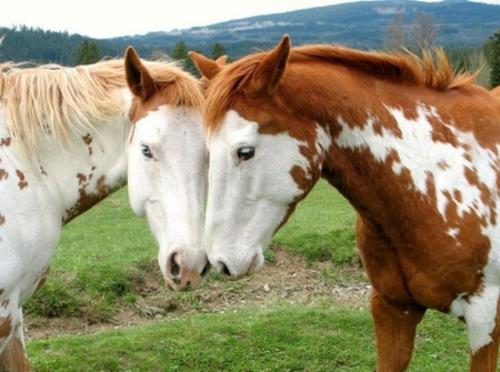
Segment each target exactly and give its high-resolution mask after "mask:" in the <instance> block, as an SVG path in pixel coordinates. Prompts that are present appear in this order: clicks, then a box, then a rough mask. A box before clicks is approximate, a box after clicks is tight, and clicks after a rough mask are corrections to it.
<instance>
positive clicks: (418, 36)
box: [411, 12, 439, 49]
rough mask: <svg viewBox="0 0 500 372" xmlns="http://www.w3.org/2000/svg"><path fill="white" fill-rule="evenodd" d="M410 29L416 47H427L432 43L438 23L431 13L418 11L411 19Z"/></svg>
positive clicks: (436, 32)
mask: <svg viewBox="0 0 500 372" xmlns="http://www.w3.org/2000/svg"><path fill="white" fill-rule="evenodd" d="M411 31H412V35H413V38H414V40H415V43H416V45H417V47H418V48H422V49H428V48H430V47H431V46H433V45H434V40H435V39H436V37H437V35H438V32H439V25H438V24H437V23H436V22H435V21H434V18H433V17H432V14H430V13H425V12H420V13H418V14H417V16H416V17H415V20H414V21H413V24H412V26H411Z"/></svg>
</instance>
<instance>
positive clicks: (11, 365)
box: [0, 337, 30, 372]
mask: <svg viewBox="0 0 500 372" xmlns="http://www.w3.org/2000/svg"><path fill="white" fill-rule="evenodd" d="M4 369H5V370H6V371H15V372H29V370H30V366H29V362H28V359H27V358H26V352H25V350H24V347H23V344H22V342H21V341H20V340H19V339H18V338H16V337H14V338H13V339H12V340H10V342H9V343H8V344H7V346H6V348H5V349H4V351H3V353H2V355H0V370H2V371H3V370H4Z"/></svg>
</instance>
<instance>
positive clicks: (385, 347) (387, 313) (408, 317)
mask: <svg viewBox="0 0 500 372" xmlns="http://www.w3.org/2000/svg"><path fill="white" fill-rule="evenodd" d="M356 236H357V241H358V248H359V253H360V254H361V259H362V261H363V266H364V267H365V270H366V273H367V274H368V277H369V279H370V282H371V283H372V285H373V293H372V301H371V306H372V316H373V320H374V322H375V333H376V341H377V355H378V357H377V370H378V371H379V372H381V371H402V370H404V369H405V368H406V367H407V366H408V363H409V362H410V359H411V354H412V351H413V343H414V338H415V330H416V327H417V324H418V323H419V322H420V320H421V319H422V317H423V315H424V313H425V308H424V307H422V306H419V305H417V304H416V303H415V301H414V299H413V298H412V296H411V294H410V293H409V292H408V290H407V288H406V283H405V279H404V275H403V272H402V271H401V267H400V264H399V259H398V256H397V251H396V250H395V249H394V248H393V247H392V246H391V244H390V242H389V241H388V240H387V239H385V238H384V236H383V234H382V233H381V232H380V230H379V229H378V228H377V226H376V225H375V224H373V223H370V221H367V220H364V219H362V218H361V217H358V221H357V225H356Z"/></svg>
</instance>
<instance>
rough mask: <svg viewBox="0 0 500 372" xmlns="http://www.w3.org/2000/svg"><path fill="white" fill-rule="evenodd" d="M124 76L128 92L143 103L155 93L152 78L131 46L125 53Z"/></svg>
mask: <svg viewBox="0 0 500 372" xmlns="http://www.w3.org/2000/svg"><path fill="white" fill-rule="evenodd" d="M125 76H126V79H127V83H128V86H129V88H130V91H131V92H132V93H133V94H134V95H135V96H137V97H139V98H140V99H141V100H143V101H146V100H147V99H148V98H149V97H151V96H152V95H153V93H154V92H155V91H156V87H155V83H154V80H153V78H152V77H151V75H150V74H149V71H148V70H147V68H146V67H145V66H144V65H143V64H142V62H141V59H140V58H139V55H138V54H137V52H136V51H135V49H134V48H133V47H131V46H129V47H128V48H127V51H126V53H125Z"/></svg>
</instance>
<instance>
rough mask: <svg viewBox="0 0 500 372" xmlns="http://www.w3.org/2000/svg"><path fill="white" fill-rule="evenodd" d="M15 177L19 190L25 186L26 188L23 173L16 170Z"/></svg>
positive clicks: (26, 183) (26, 184)
mask: <svg viewBox="0 0 500 372" xmlns="http://www.w3.org/2000/svg"><path fill="white" fill-rule="evenodd" d="M16 175H17V178H19V182H18V183H17V186H18V187H19V190H22V189H24V188H25V187H26V186H28V181H26V176H25V175H24V173H23V172H22V171H21V170H19V169H16Z"/></svg>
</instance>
